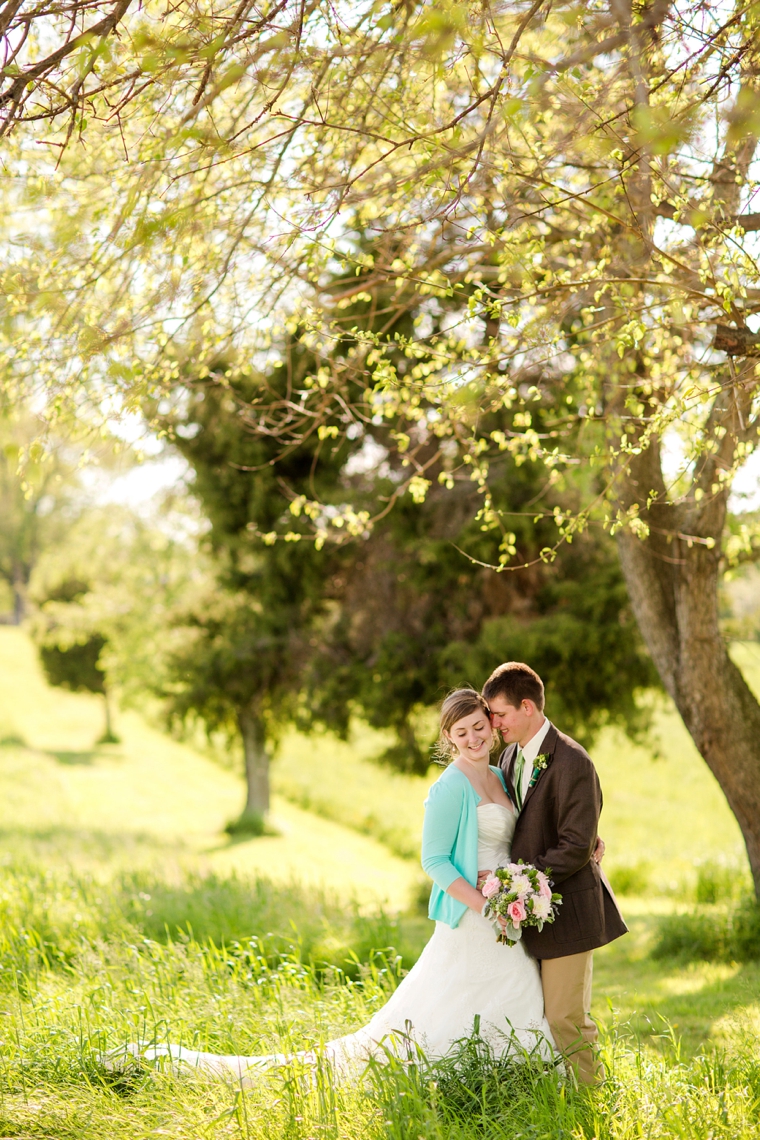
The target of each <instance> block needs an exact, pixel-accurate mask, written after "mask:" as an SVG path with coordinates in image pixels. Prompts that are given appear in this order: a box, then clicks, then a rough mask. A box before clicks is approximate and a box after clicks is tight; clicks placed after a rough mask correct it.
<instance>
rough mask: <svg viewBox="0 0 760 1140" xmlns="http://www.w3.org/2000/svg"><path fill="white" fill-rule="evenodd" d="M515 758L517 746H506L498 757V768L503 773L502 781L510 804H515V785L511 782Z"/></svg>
mask: <svg viewBox="0 0 760 1140" xmlns="http://www.w3.org/2000/svg"><path fill="white" fill-rule="evenodd" d="M516 756H517V745H516V744H508V745H507V747H506V748H505V749H504V751H503V752H502V754H501V756H500V757H499V767H500V768H501V770H502V772H503V773H504V779H505V781H506V784H507V791H508V792H509V798H510V799H511V801H512V803H513V804H515V803H517V800H516V798H515V785H514V784H513V782H512V770H513V768H514V766H515V757H516Z"/></svg>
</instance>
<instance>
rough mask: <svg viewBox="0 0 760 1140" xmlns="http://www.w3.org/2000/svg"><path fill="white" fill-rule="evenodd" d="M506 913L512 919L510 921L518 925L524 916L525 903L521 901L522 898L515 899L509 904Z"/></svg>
mask: <svg viewBox="0 0 760 1140" xmlns="http://www.w3.org/2000/svg"><path fill="white" fill-rule="evenodd" d="M507 915H508V916H509V918H511V919H512V922H513V924H514V925H515V926H519V925H520V923H521V922H522V921H523V919H524V918H525V917H526V915H525V904H524V903H523V901H522V899H515V901H514V902H512V903H510V904H509V906H508V907H507Z"/></svg>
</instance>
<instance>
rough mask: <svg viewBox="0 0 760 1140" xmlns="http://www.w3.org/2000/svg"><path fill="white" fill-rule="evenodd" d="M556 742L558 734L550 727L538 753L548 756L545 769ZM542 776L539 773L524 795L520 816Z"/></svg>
mask: <svg viewBox="0 0 760 1140" xmlns="http://www.w3.org/2000/svg"><path fill="white" fill-rule="evenodd" d="M558 740H559V733H558V732H557V730H556V728H555V727H554V725H552V726H551V728H550V729H549V731H548V732H547V734H546V736H545V738H544V742H543V744H542V745H541V752H540V753H539V755H542V754H543V755H548V756H549V760H548V761H547V767H548V765H549V764H551V763H552V761H553V759H554V749H555V748H556V747H557V741H558ZM543 774H544V773H543V772H541V773H540V774H539V777H538V780H536V782H535V784H534V785H533V787H532V788H528V790H527V792H526V793H525V799H524V800H523V805H522V807H521V808H520V813H521V814H522V812H524V811H525V807H526V805H527V803H528V800H529V799H530V797H531V796H532V795H533V793H534V792H535V790H536V788H537V787H538V783H539V781H540V779H541V776H543Z"/></svg>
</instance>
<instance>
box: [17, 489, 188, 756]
mask: <svg viewBox="0 0 760 1140" xmlns="http://www.w3.org/2000/svg"><path fill="white" fill-rule="evenodd" d="M193 556H194V551H193V549H192V546H190V547H189V548H188V544H187V542H186V541H184V540H178V539H176V538H172V537H169V536H168V535H167V534H166V533H164V532H162V531H161V530H159V529H158V528H157V527H156V526H153V525H150V524H148V523H146V522H144V521H143V520H142V519H141V518H140V517H139V516H138V515H136V514H135V513H133V512H132V511H130V510H129V509H127V508H124V507H118V506H116V505H111V506H109V507H108V508H92V507H90V508H87V507H86V506H80V512H79V515H78V517H77V518H76V519H75V520H74V521H73V522H72V523H71V525H70V526H69V527H68V528H67V530H66V532H65V535H64V536H62V539H61V541H60V542H59V543H57V544H56V545H53V546H51V547H50V548H48V550H46V551H45V553H44V555H43V556H42V558H41V559H40V561H39V563H38V564H37V566H36V568H35V571H34V575H33V577H32V581H31V585H30V599H31V602H32V605H33V612H32V616H31V621H30V627H31V632H32V637H33V639H34V641H35V643H36V644H37V647H38V650H39V653H40V660H41V662H42V665H43V668H44V670H45V673H46V674H47V677H48V680H49V681H50V683H51V684H53V685H61V686H62V687H64V688H67V689H71V690H72V691H74V692H82V691H84V692H91V693H98V694H101V695H102V696H103V699H104V705H105V718H106V724H105V731H104V733H103V735H102V737H101V738H100V741H99V743H109V742H113V741H115V740H116V739H117V738H116V736H115V734H114V730H113V725H112V698H113V696H114V694H118V697H119V699H120V702H121V703H122V704H129V703H137V702H140V704H144V701H145V698H146V696H147V695H148V694H150V693H156V691H160V690H161V687H162V683H163V677H164V674H165V662H166V658H167V655H168V654H169V653H170V652H171V649H172V647H173V643H172V629H171V622H172V618H173V615H174V612H175V609H176V608H177V607H179V606H180V605H184V604H186V599H187V596H188V594H189V593H190V592H191V591H193V590H197V589H198V588H199V585H200V583H202V582H203V581H205V578H204V570H205V566H204V563H203V560H202V558H201V557H199V556H195V557H193Z"/></svg>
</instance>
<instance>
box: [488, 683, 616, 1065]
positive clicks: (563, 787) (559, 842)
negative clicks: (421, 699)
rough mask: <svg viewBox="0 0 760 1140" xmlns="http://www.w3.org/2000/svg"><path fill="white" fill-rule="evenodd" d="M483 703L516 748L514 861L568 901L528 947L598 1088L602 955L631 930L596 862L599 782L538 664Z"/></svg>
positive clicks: (512, 759)
mask: <svg viewBox="0 0 760 1140" xmlns="http://www.w3.org/2000/svg"><path fill="white" fill-rule="evenodd" d="M483 696H484V697H485V699H486V701H487V702H488V707H489V708H490V710H491V722H492V724H493V727H494V728H497V729H499V731H500V732H501V735H502V737H503V739H504V741H505V743H506V745H507V747H506V748H505V749H504V751H503V752H502V754H501V756H500V758H499V766H500V768H501V769H502V771H503V773H504V776H505V779H506V782H507V788H508V790H509V795H510V798H511V799H512V802H513V803H514V805H515V807H516V809H517V812H518V818H517V823H516V826H515V834H514V838H513V840H512V858H513V859H514V860H515V861H517V860H518V859H522V860H523V862H525V863H533V864H534V865H535V866H536V867H538V868H539V870H544V869H545V868H546V867H549V868H551V878H552V881H553V883H554V886H555V889H556V890H557V891H559V893H560V894H561V895H562V905H561V906H560V908H559V914H558V916H557V918H556V920H555V922H554V923H552V924H550V925H546V926H544V928H543V930H542V931H538V930H537V929H536V928H535V927H533V928H526V929H525V930H524V932H523V942H524V943H525V949H526V950H528V951H529V953H531V954H532V955H533V956H534V957H535V958H538V960H539V961H540V964H541V982H542V985H543V989H544V1008H545V1011H546V1018H547V1020H548V1022H549V1025H550V1026H551V1029H552V1033H553V1034H554V1040H555V1041H556V1043H557V1047H558V1048H559V1049H560V1050H561V1051H562V1052H563V1053H564V1054H565V1056H566V1057H567V1058H568V1059H569V1060H570V1061H571V1063H572V1065H573V1067H574V1068H575V1070H576V1073H577V1075H578V1079H579V1080H580V1081H581V1082H582V1083H583V1084H586V1085H594V1084H597V1083H598V1082H599V1081H600V1080H602V1079H603V1077H604V1070H603V1068H602V1066H601V1064H600V1063H599V1062H598V1061H597V1059H596V1056H595V1051H594V1045H595V1043H596V1040H597V1036H598V1032H597V1028H596V1025H595V1024H594V1022H593V1021H592V1020H591V1017H590V1016H589V1011H590V1009H591V978H592V959H593V952H594V949H595V947H597V946H604V945H605V944H606V943H607V942H612V941H613V939H615V938H619V937H620V935H621V934H625V933H626V930H627V927H626V925H625V923H624V922H623V918H622V915H621V914H620V911H619V910H618V906H617V903H616V902H615V898H614V895H613V894H612V890H611V888H610V886H609V883H608V882H607V879H606V877H605V875H604V873H603V872H602V871H601V869H600V867H599V864H598V863H597V862H596V860H595V859H594V858H593V854H594V849H595V847H596V843H597V825H598V822H599V813H600V812H601V810H602V790H601V787H600V786H599V777H598V776H597V774H596V769H595V768H594V765H593V764H592V763H591V760H590V759H589V757H588V755H587V754H586V752H585V751H584V749H583V748H581V746H580V744H576V742H575V741H574V740H572V739H571V737H569V736H565V735H564V733H562V732H559V731H558V730H557V729H556V728H555V727H554V725H553V724H551V722H550V721H548V720H547V719H546V717H545V716H544V686H543V682H542V681H541V678H540V677H539V676H538V674H537V673H536V672H535V671H534V670H533V669H531V668H530V666H529V665H525V664H523V663H522V662H520V661H508V662H507V663H506V664H504V665H499V667H498V668H497V669H494V671H493V673H492V674H491V676H490V677H489V678H488V680H487V681H486V683H485V685H484V686H483Z"/></svg>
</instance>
